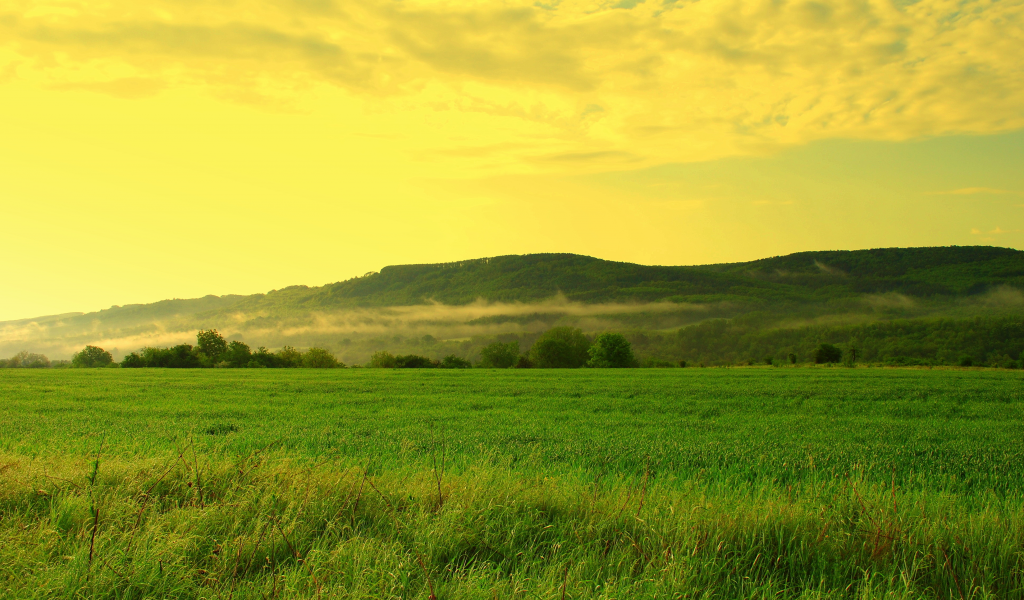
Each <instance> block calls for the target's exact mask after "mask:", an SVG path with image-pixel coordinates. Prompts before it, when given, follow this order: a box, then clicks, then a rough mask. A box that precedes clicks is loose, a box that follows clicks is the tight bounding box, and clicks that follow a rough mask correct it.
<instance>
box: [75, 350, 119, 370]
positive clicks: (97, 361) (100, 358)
mask: <svg viewBox="0 0 1024 600" xmlns="http://www.w3.org/2000/svg"><path fill="white" fill-rule="evenodd" d="M112 362H114V357H113V356H111V355H110V353H109V352H107V351H106V350H104V349H103V348H100V347H99V346H86V347H85V348H84V349H83V350H82V351H81V352H78V353H77V354H75V355H74V356H72V357H71V366H73V367H75V368H79V369H82V368H94V367H105V366H107V365H109V364H110V363H112Z"/></svg>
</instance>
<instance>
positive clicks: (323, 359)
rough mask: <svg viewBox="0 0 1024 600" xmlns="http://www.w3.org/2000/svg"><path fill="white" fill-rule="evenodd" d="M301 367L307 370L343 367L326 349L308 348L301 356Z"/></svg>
mask: <svg viewBox="0 0 1024 600" xmlns="http://www.w3.org/2000/svg"><path fill="white" fill-rule="evenodd" d="M302 366H303V367H306V368H307V369H334V368H338V367H344V366H345V365H344V364H342V363H340V362H338V359H336V358H334V355H333V354H331V351H330V350H327V349H326V348H316V347H313V348H310V349H309V350H306V353H305V354H303V355H302Z"/></svg>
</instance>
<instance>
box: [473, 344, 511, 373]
mask: <svg viewBox="0 0 1024 600" xmlns="http://www.w3.org/2000/svg"><path fill="white" fill-rule="evenodd" d="M518 358H519V342H517V341H511V342H509V343H507V344H502V343H501V342H494V343H493V344H490V345H489V346H487V347H485V348H484V349H483V350H481V351H480V366H481V367H486V368H491V369H508V368H509V367H511V366H512V365H514V364H516V360H517V359H518Z"/></svg>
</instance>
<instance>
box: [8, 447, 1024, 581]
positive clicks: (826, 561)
mask: <svg viewBox="0 0 1024 600" xmlns="http://www.w3.org/2000/svg"><path fill="white" fill-rule="evenodd" d="M93 468H94V465H93V464H91V463H90V462H87V461H85V460H76V461H72V460H60V459H31V458H28V457H24V456H18V455H3V456H0V470H2V472H3V484H2V489H0V523H2V524H0V537H2V538H3V540H4V543H3V545H2V546H0V580H2V583H0V590H2V594H0V595H3V596H4V597H11V598H74V597H88V598H111V599H113V598H118V599H128V598H218V597H220V598H238V599H245V598H332V597H345V598H428V597H430V595H431V594H434V595H436V597H437V598H439V599H445V598H481V599H484V598H486V599H492V598H553V599H559V598H636V597H651V598H653V597H664V598H671V597H680V598H681V597H690V598H965V599H966V598H971V599H982V598H1015V597H1021V595H1022V593H1024V575H1022V572H1024V553H1022V551H1021V548H1022V547H1024V530H1022V527H1021V524H1022V522H1024V520H1022V519H1021V516H1022V514H1024V502H1022V498H1021V496H1020V495H1012V496H1002V497H995V496H993V497H992V498H990V501H989V503H988V505H987V506H986V507H985V508H984V509H982V510H966V509H964V508H962V507H961V506H960V505H959V503H958V498H957V497H956V496H954V495H948V494H941V493H936V492H929V491H907V492H904V491H902V490H900V489H896V488H893V487H891V486H881V485H872V484H868V483H864V482H862V481H859V480H858V479H856V478H854V477H848V478H841V479H822V480H820V481H806V482H803V483H801V484H799V485H797V486H792V487H789V488H785V489H777V488H771V487H762V488H750V489H747V490H723V489H720V488H716V487H715V486H714V485H712V484H708V483H705V484H702V483H700V482H696V481H695V482H689V483H687V484H681V483H679V482H675V483H674V484H673V485H672V486H663V485H661V484H660V483H658V482H657V481H653V480H651V479H650V478H649V477H646V476H641V477H639V478H631V479H618V480H615V481H608V482H602V481H601V480H597V481H594V480H589V481H588V480H585V479H584V478H572V477H563V478H557V479H555V478H544V477H539V476H532V475H527V474H524V473H518V472H515V471H513V470H509V469H506V468H502V467H496V466H481V467H479V468H472V469H468V470H466V471H464V472H462V473H460V474H458V475H454V476H452V475H448V476H445V477H444V478H443V479H441V480H440V484H439V483H438V481H439V480H438V478H437V477H436V475H437V473H436V471H435V470H431V469H428V470H422V469H413V468H410V469H407V470H399V471H393V472H374V471H368V470H367V469H366V468H364V467H363V466H360V465H358V464H351V463H346V462H340V461H334V460H329V461H325V462H321V463H320V464H306V463H304V462H302V461H295V460H291V459H289V458H288V457H287V456H285V455H283V454H281V453H277V452H274V451H273V450H272V449H271V450H267V451H265V452H262V453H258V452H254V453H252V454H251V455H249V456H246V457H230V456H223V455H211V454H202V453H200V454H193V452H192V449H191V448H189V447H186V448H185V449H184V450H182V451H180V452H178V453H176V454H172V455H169V456H166V457H163V458H160V459H119V458H114V459H110V460H101V464H100V466H99V469H98V472H97V473H96V475H95V480H94V481H93V482H90V478H91V476H92V473H93ZM94 504H95V507H96V509H98V514H99V519H98V521H97V520H96V519H95V514H96V513H95V512H93V506H94ZM94 523H98V526H97V528H96V535H95V539H93V527H94ZM90 553H91V554H92V560H91V561H90V560H89V557H90Z"/></svg>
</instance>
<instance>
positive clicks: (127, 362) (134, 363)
mask: <svg viewBox="0 0 1024 600" xmlns="http://www.w3.org/2000/svg"><path fill="white" fill-rule="evenodd" d="M145 366H146V362H145V361H144V360H142V357H141V356H139V355H138V354H137V353H135V352H132V353H131V354H129V355H128V356H126V357H124V359H122V360H121V368H122V369H141V368H142V367H145Z"/></svg>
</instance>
